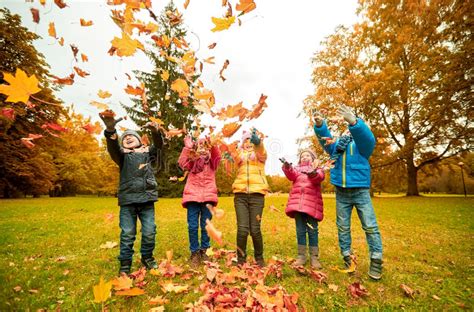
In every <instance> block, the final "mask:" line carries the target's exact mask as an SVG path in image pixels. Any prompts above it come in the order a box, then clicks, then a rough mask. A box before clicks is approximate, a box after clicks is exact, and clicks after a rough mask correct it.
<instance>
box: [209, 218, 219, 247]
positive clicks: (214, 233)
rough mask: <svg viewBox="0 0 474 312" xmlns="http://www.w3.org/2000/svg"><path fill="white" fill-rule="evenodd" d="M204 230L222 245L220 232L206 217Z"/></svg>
mask: <svg viewBox="0 0 474 312" xmlns="http://www.w3.org/2000/svg"><path fill="white" fill-rule="evenodd" d="M206 231H207V234H209V236H210V237H211V238H212V239H213V240H215V241H216V242H217V244H219V245H222V243H223V241H222V232H220V231H218V230H217V229H216V228H215V227H214V225H213V224H212V223H211V221H209V219H206Z"/></svg>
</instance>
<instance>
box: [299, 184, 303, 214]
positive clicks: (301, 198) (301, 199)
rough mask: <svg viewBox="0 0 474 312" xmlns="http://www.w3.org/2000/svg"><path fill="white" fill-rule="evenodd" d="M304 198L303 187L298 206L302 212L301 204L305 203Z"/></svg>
mask: <svg viewBox="0 0 474 312" xmlns="http://www.w3.org/2000/svg"><path fill="white" fill-rule="evenodd" d="M303 197H304V187H301V197H300V203H299V205H298V210H299V211H301V202H302V201H303Z"/></svg>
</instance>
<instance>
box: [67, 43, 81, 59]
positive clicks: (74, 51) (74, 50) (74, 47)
mask: <svg viewBox="0 0 474 312" xmlns="http://www.w3.org/2000/svg"><path fill="white" fill-rule="evenodd" d="M69 46H70V47H71V51H72V55H74V59H76V62H77V53H78V52H79V48H78V47H76V46H75V45H73V44H70V45H69Z"/></svg>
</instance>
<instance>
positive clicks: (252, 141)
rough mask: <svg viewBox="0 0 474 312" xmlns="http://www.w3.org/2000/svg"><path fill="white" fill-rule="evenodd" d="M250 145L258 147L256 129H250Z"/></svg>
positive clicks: (258, 139) (258, 141) (258, 140)
mask: <svg viewBox="0 0 474 312" xmlns="http://www.w3.org/2000/svg"><path fill="white" fill-rule="evenodd" d="M250 143H253V144H254V145H260V138H259V137H258V135H257V129H255V128H253V129H252V135H251V136H250Z"/></svg>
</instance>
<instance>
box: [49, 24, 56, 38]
mask: <svg viewBox="0 0 474 312" xmlns="http://www.w3.org/2000/svg"><path fill="white" fill-rule="evenodd" d="M48 34H49V35H50V36H51V37H53V38H56V28H55V27H54V22H50V23H49V27H48Z"/></svg>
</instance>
